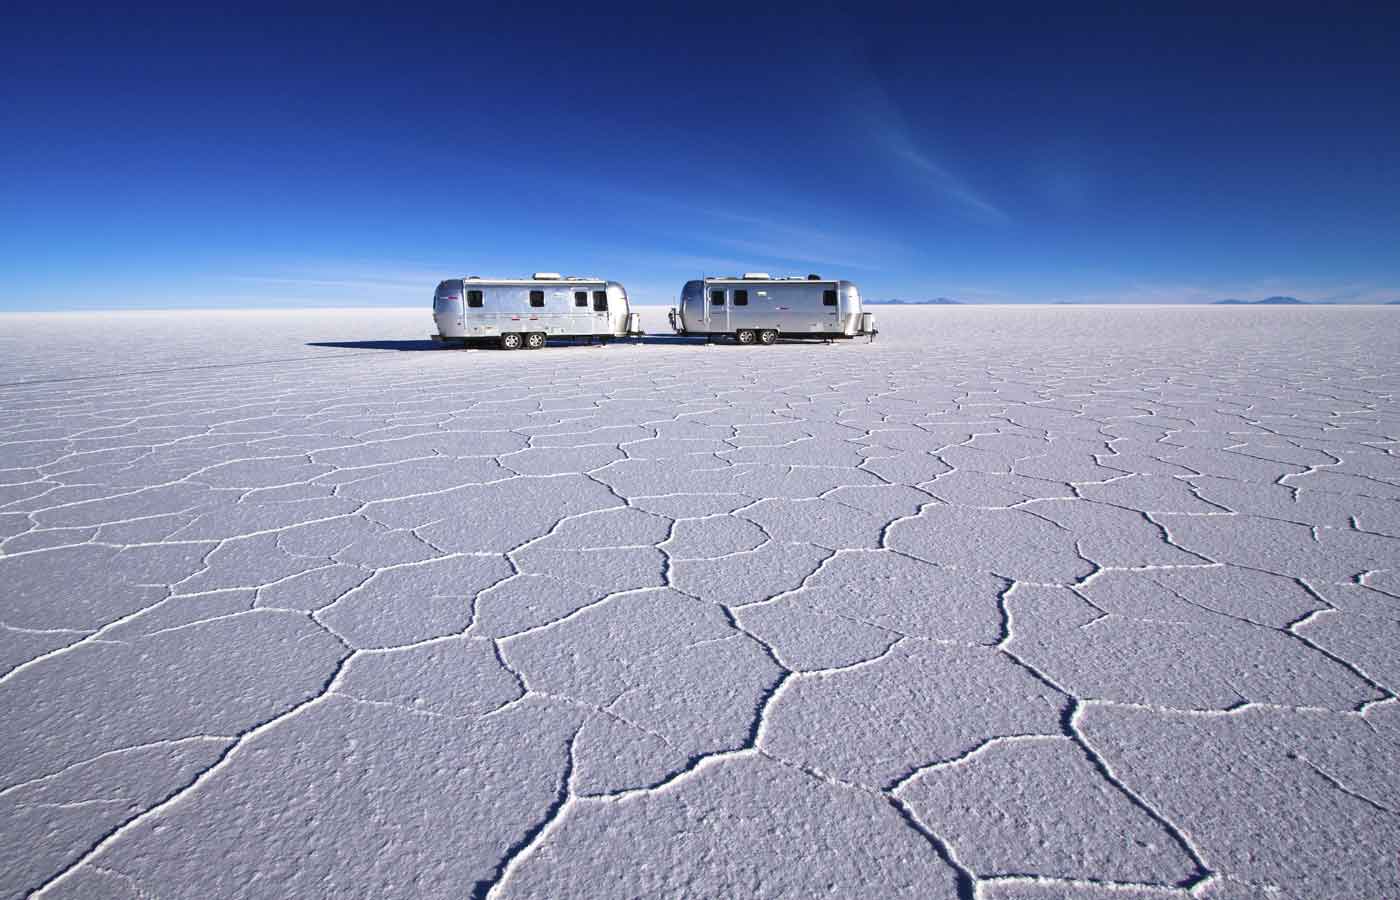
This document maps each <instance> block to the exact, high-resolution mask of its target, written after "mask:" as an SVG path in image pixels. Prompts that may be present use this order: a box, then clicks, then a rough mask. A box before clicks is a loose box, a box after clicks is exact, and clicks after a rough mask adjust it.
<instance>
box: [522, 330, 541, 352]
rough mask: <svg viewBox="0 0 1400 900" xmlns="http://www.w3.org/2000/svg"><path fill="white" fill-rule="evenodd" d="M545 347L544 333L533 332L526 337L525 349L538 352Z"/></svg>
mask: <svg viewBox="0 0 1400 900" xmlns="http://www.w3.org/2000/svg"><path fill="white" fill-rule="evenodd" d="M543 346H544V332H542V331H532V332H530V333H529V334H527V335H525V349H526V350H538V349H540V348H541V347H543Z"/></svg>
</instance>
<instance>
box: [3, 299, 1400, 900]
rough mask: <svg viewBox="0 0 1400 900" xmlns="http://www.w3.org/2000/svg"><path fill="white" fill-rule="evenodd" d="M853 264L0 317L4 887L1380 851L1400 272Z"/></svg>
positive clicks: (742, 871) (1124, 893) (990, 871)
mask: <svg viewBox="0 0 1400 900" xmlns="http://www.w3.org/2000/svg"><path fill="white" fill-rule="evenodd" d="M877 312H878V315H879V319H880V324H881V326H882V328H883V331H884V333H883V335H882V336H881V338H880V339H879V341H878V342H876V343H875V344H873V345H868V344H864V343H847V344H842V345H837V346H820V345H817V346H811V345H780V346H777V347H772V348H761V347H752V348H740V347H735V346H712V347H706V346H703V345H699V344H681V343H678V342H661V341H654V342H651V343H649V344H640V345H613V346H610V347H606V348H601V347H599V348H590V347H557V348H554V347H551V348H548V349H545V350H542V351H538V352H528V351H517V352H514V353H503V352H499V351H479V352H464V351H457V350H444V349H431V348H430V346H429V345H427V344H426V343H424V342H423V341H422V338H423V337H424V336H425V334H426V333H427V331H428V330H429V325H430V319H429V316H428V315H427V313H426V312H425V311H422V310H402V311H393V312H375V311H319V312H314V313H302V312H298V313H197V314H196V313H140V314H124V315H114V316H109V317H98V316H90V315H75V316H10V317H6V318H5V319H4V320H3V321H0V382H3V387H0V410H3V418H2V419H0V467H2V468H3V472H0V475H3V485H2V486H0V533H3V543H2V544H0V552H2V554H3V555H0V585H3V588H0V591H2V592H3V597H4V600H3V606H0V621H3V632H0V672H3V673H4V674H3V675H0V723H3V725H0V894H2V895H3V896H7V897H8V896H23V895H25V894H27V893H29V892H32V891H36V890H40V892H41V893H42V894H43V895H44V896H46V897H74V898H94V897H138V896H139V897H164V898H173V897H198V898H210V897H232V896H256V897H264V896H266V897H274V896H275V897H315V896H345V897H351V896H363V897H416V896H425V897H426V896H431V897H438V896H453V897H468V896H491V897H507V896H510V897H566V896H588V897H597V896H664V897H675V896H707V897H740V896H767V897H776V896H789V897H804V896H810V895H813V894H829V895H832V896H847V897H871V896H917V897H958V896H961V897H971V896H977V897H985V898H997V900H1010V898H1017V900H1020V898H1059V897H1073V898H1116V900H1122V898H1139V897H1140V898H1166V897H1187V896H1196V897H1208V898H1242V897H1300V898H1318V897H1370V898H1380V897H1395V896H1400V874H1398V873H1397V851H1398V850H1400V818H1397V812H1400V775H1398V774H1397V773H1400V703H1398V702H1397V700H1396V693H1395V692H1396V690H1397V688H1400V652H1397V651H1400V465H1398V464H1397V463H1398V462H1400V460H1397V447H1400V444H1397V440H1398V439H1400V403H1397V392H1398V391H1400V310H1384V309H1264V310H1260V309H1184V308H1178V309H1140V308H1130V309H1100V308H1037V309H1009V308H1000V309H997V308H992V309H903V310H901V309H889V308H881V309H878V310H877ZM648 315H649V317H650V319H651V327H652V329H653V330H654V329H656V327H657V325H658V324H659V322H658V321H657V316H656V314H655V311H650V312H649V313H648Z"/></svg>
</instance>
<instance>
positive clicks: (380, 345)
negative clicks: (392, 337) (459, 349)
mask: <svg viewBox="0 0 1400 900" xmlns="http://www.w3.org/2000/svg"><path fill="white" fill-rule="evenodd" d="M306 346H308V347H332V348H334V349H337V350H441V349H442V344H438V343H434V342H433V341H423V340H419V341H307V342H306Z"/></svg>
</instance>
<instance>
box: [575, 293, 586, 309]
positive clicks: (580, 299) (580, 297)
mask: <svg viewBox="0 0 1400 900" xmlns="http://www.w3.org/2000/svg"><path fill="white" fill-rule="evenodd" d="M587 305H588V291H574V306H587Z"/></svg>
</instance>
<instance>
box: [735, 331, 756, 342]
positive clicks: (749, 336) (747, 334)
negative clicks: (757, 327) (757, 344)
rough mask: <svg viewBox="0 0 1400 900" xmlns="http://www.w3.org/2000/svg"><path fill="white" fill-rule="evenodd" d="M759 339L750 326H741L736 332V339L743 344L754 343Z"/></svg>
mask: <svg viewBox="0 0 1400 900" xmlns="http://www.w3.org/2000/svg"><path fill="white" fill-rule="evenodd" d="M757 339H758V336H757V335H755V334H754V333H753V331H752V330H750V329H748V328H740V329H739V330H738V331H736V332H734V340H736V341H738V342H739V343H741V344H752V343H753V342H754V341H755V340H757Z"/></svg>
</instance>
